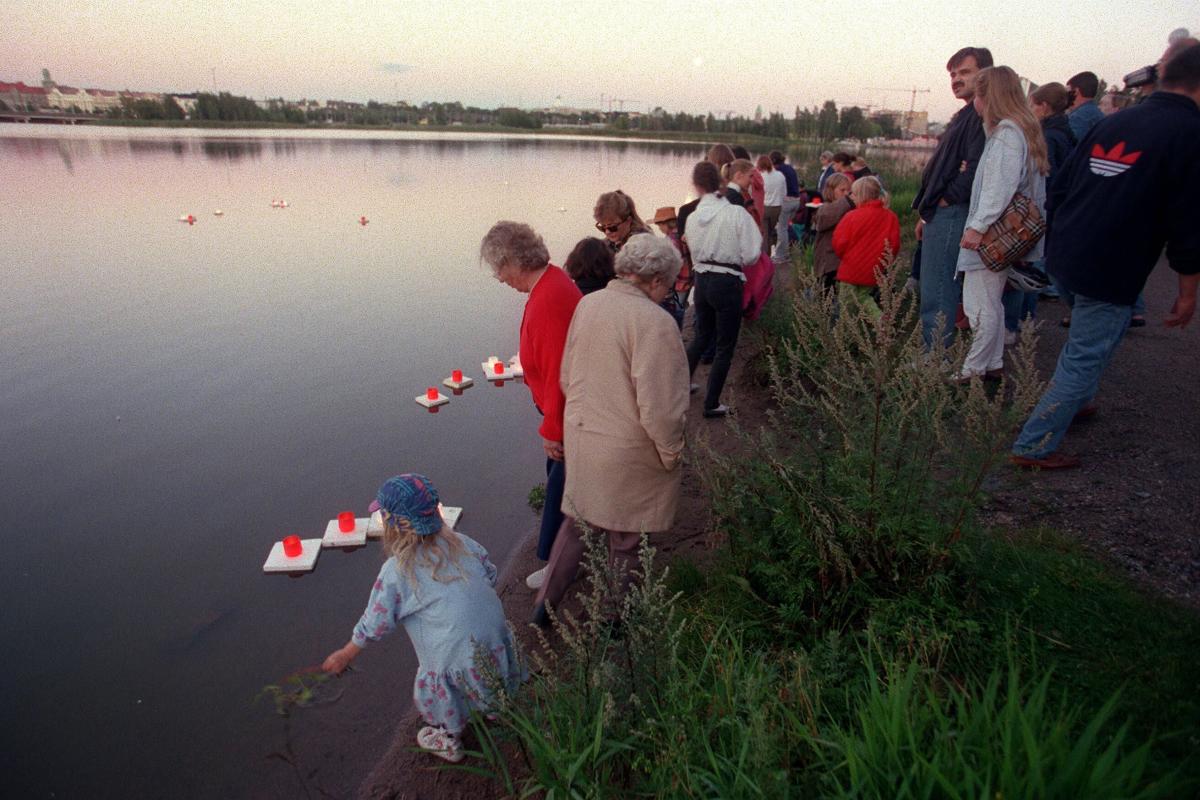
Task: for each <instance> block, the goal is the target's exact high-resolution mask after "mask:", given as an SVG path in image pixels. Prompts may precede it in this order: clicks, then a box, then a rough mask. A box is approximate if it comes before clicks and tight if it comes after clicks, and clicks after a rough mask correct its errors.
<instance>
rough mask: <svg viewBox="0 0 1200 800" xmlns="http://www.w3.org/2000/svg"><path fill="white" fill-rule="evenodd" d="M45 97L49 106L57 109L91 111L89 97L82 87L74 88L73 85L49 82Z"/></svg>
mask: <svg viewBox="0 0 1200 800" xmlns="http://www.w3.org/2000/svg"><path fill="white" fill-rule="evenodd" d="M46 99H47V101H48V102H47V104H48V105H49V107H50V108H56V109H58V110H59V111H83V112H91V110H92V100H91V98H90V97H89V96H88V95H87V93H86V92H84V91H83V90H82V89H76V88H75V87H74V86H59V85H58V84H57V83H54V84H51V86H50V89H49V90H48V91H47V92H46Z"/></svg>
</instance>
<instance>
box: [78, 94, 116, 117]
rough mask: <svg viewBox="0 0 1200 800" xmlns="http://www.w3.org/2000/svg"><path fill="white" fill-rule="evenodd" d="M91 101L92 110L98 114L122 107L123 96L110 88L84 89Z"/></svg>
mask: <svg viewBox="0 0 1200 800" xmlns="http://www.w3.org/2000/svg"><path fill="white" fill-rule="evenodd" d="M83 91H84V92H85V93H86V94H87V96H88V100H89V102H90V103H91V107H92V108H91V110H92V111H93V112H95V113H97V114H100V113H105V112H107V111H110V110H115V109H119V108H120V107H121V96H120V95H119V94H117V93H116V92H114V91H111V90H109V89H84V90H83Z"/></svg>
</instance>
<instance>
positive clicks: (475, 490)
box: [0, 125, 704, 798]
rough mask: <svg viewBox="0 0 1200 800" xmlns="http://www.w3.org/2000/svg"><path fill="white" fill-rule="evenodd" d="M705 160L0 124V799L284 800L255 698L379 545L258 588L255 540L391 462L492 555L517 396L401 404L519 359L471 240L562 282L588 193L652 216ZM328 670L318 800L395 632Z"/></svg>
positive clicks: (265, 543)
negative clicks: (492, 238)
mask: <svg viewBox="0 0 1200 800" xmlns="http://www.w3.org/2000/svg"><path fill="white" fill-rule="evenodd" d="M703 149H704V148H703V147H702V146H700V145H695V146H692V145H669V144H655V143H633V142H614V141H593V140H586V139H565V138H558V137H545V138H533V137H529V138H505V137H488V136H478V135H475V136H472V135H460V136H455V135H439V134H430V135H396V136H391V137H388V138H381V137H379V136H372V135H362V134H353V133H346V134H336V133H327V134H317V135H312V134H308V133H304V134H291V133H277V132H270V133H262V132H249V133H247V132H237V133H233V134H229V135H226V134H224V133H221V134H211V133H207V132H188V131H144V130H133V129H119V128H118V129H89V128H80V127H72V128H62V127H52V126H47V127H41V126H18V125H7V126H3V127H0V164H2V165H3V179H2V180H0V209H2V212H0V213H2V216H0V275H2V279H3V290H2V291H0V442H3V447H0V511H2V512H3V517H2V519H3V523H2V525H3V532H4V533H3V539H2V541H3V546H4V550H3V554H2V556H0V603H2V607H3V614H2V615H0V641H3V643H4V653H5V661H6V664H5V669H4V673H3V678H2V679H0V681H2V682H0V715H2V717H3V720H4V725H3V732H2V733H0V737H2V745H0V774H2V775H3V778H2V779H0V780H3V784H4V789H3V793H4V794H5V795H6V796H21V797H58V798H64V797H67V798H69V797H89V798H90V797H171V798H180V797H295V796H298V795H299V794H300V787H299V785H298V784H297V783H296V781H295V779H294V777H293V775H292V772H291V768H290V767H289V766H288V765H287V764H285V763H284V762H282V761H281V760H279V759H278V758H273V757H271V754H272V753H273V752H277V751H278V750H280V748H281V747H282V746H283V742H284V736H283V725H282V720H281V718H279V717H277V716H274V715H273V713H272V709H271V706H270V704H269V702H260V703H258V704H255V703H254V702H253V701H254V698H255V696H256V694H258V692H259V690H260V689H261V688H262V687H263V686H265V685H266V684H270V683H273V682H275V681H277V680H279V679H280V678H282V677H284V676H285V675H288V674H289V673H292V672H294V671H296V670H298V669H301V668H304V667H307V666H311V665H314V664H318V663H320V661H321V660H322V659H323V658H324V656H325V655H326V654H327V653H328V652H329V651H331V650H332V649H334V648H335V647H338V646H340V645H341V644H343V643H344V642H345V640H346V639H347V637H348V636H349V633H350V630H351V627H352V625H353V624H354V622H355V621H356V620H357V618H358V615H359V614H360V613H361V611H362V608H363V606H364V604H365V602H366V597H367V593H368V591H369V589H370V585H371V582H372V580H373V577H374V575H375V574H376V572H377V571H378V568H379V564H380V558H381V557H380V552H379V548H378V546H377V545H374V544H371V545H369V546H368V547H367V548H365V549H362V550H359V551H357V552H354V553H338V552H330V551H326V552H325V553H323V554H322V556H321V559H320V561H319V564H318V567H317V571H316V572H315V573H314V574H312V575H308V576H305V577H303V578H301V579H298V580H293V579H288V578H286V577H283V576H266V575H263V574H262V573H261V565H262V561H263V559H264V558H265V557H266V554H267V551H268V550H269V548H270V546H271V543H272V542H273V541H275V540H276V539H279V538H281V537H282V536H283V535H286V534H289V533H300V534H301V535H303V536H315V537H319V536H320V535H321V533H322V532H323V530H324V527H325V523H326V521H327V520H328V519H330V518H331V517H333V516H334V515H336V513H337V512H338V511H341V510H345V509H355V510H358V511H360V512H362V511H363V510H364V509H365V506H366V504H367V503H368V502H369V500H370V499H371V498H372V497H373V495H374V491H375V489H376V487H377V486H378V484H379V483H380V482H381V481H382V480H383V479H384V478H386V477H388V476H389V475H392V474H394V473H397V472H402V471H409V470H415V471H421V472H424V473H426V474H427V475H429V476H430V478H431V479H432V480H433V481H434V483H435V484H436V485H437V486H438V487H439V489H440V490H441V493H442V496H443V500H444V501H445V502H446V503H447V504H448V505H459V506H464V507H465V514H464V516H463V519H462V522H461V523H460V524H459V529H460V530H463V531H464V532H467V533H469V534H471V535H473V536H475V537H476V538H478V539H479V540H480V541H482V542H483V543H484V545H485V546H487V547H488V548H489V550H490V551H491V553H492V555H493V559H494V560H495V561H497V562H498V563H499V562H502V561H503V560H504V558H505V556H506V555H507V553H508V552H509V550H510V549H511V548H512V546H513V545H514V543H515V542H516V541H518V540H519V539H520V538H521V537H522V536H523V535H524V534H525V533H526V532H527V531H528V530H529V529H530V528H531V527H532V525H533V524H534V522H535V518H534V516H533V515H532V513H531V512H530V511H529V509H528V507H527V506H526V503H525V497H526V495H527V493H528V490H529V489H530V487H532V486H533V485H534V484H536V483H538V482H540V481H541V480H543V478H544V473H543V469H544V460H543V458H544V457H543V454H542V449H541V446H540V440H539V439H538V437H537V434H536V428H537V425H538V417H537V413H536V411H535V409H534V408H533V406H532V404H531V402H530V399H529V392H528V389H527V388H526V387H525V386H523V385H521V384H508V385H506V386H504V387H503V388H495V387H493V386H491V385H486V384H485V385H477V386H475V387H474V388H472V389H469V390H468V391H467V393H466V394H465V395H464V396H462V397H461V398H455V399H454V401H453V402H452V403H451V404H450V405H449V406H447V407H445V408H443V409H442V410H441V412H440V413H438V414H437V415H431V414H429V413H427V412H426V411H425V410H423V409H421V408H420V407H418V406H417V405H416V404H415V403H414V402H413V398H414V397H415V396H416V395H417V394H419V393H421V392H422V391H423V390H424V388H425V387H426V386H429V385H433V384H435V383H440V380H441V378H443V377H445V376H446V375H448V374H449V372H450V370H451V369H452V368H455V367H458V368H462V369H463V370H464V371H466V372H467V373H468V374H473V375H475V376H476V377H478V375H479V363H480V361H482V360H484V359H485V358H486V357H487V356H489V355H496V356H505V357H506V356H509V355H512V354H513V353H515V352H516V349H517V329H518V324H519V322H520V316H521V308H522V305H523V302H524V296H523V295H519V294H517V293H516V292H514V291H512V290H511V289H509V288H508V287H506V286H503V285H501V284H499V283H498V282H496V281H495V280H493V279H492V277H491V274H490V272H489V271H488V270H487V269H486V268H485V267H481V266H480V264H479V259H478V244H479V240H480V238H481V237H482V235H483V234H484V233H485V232H486V230H487V229H488V227H490V225H491V224H492V223H494V222H495V221H496V220H498V219H505V218H511V219H518V220H523V221H527V222H530V223H531V224H533V225H534V227H535V228H537V229H538V230H539V231H540V232H541V233H542V234H543V235H544V236H545V238H546V241H547V244H548V245H549V248H550V252H551V255H552V258H553V259H554V260H555V261H556V262H557V263H560V264H561V263H562V260H563V259H564V258H565V257H566V254H567V253H568V252H569V250H570V248H571V247H572V246H573V244H574V243H575V242H576V241H577V240H578V239H579V238H581V237H583V236H587V235H594V234H595V231H594V229H593V228H592V219H591V208H592V205H593V203H594V201H595V198H596V196H597V195H598V194H599V193H601V192H602V191H607V190H611V189H615V188H618V187H619V188H623V189H624V190H625V191H627V192H629V193H630V194H631V195H632V196H633V197H634V198H635V200H636V201H637V202H638V204H639V206H640V209H641V210H642V211H643V216H645V217H647V218H648V217H649V216H651V215H652V214H653V213H654V209H655V207H656V206H661V205H678V204H679V203H681V202H682V201H683V200H684V199H685V196H686V193H687V191H688V185H687V184H688V176H689V174H690V168H691V165H692V164H693V163H694V162H695V161H696V160H697V159H698V158H699V157H700V156H701V155H702V152H703ZM272 199H286V200H287V201H288V203H289V207H288V208H286V209H276V208H272V207H271V201H272ZM215 209H221V210H223V211H224V215H223V216H220V217H217V216H214V214H213V213H212V212H213V211H214V210H215ZM181 214H193V215H194V216H195V217H196V218H197V221H196V223H195V225H187V224H183V223H180V222H178V221H176V220H177V218H178V217H179V216H180V215H181ZM362 215H365V216H366V217H368V219H369V220H370V223H369V224H368V225H366V226H361V225H359V224H358V218H359V217H360V216H362ZM519 622H524V620H519ZM358 665H359V666H361V670H360V671H358V672H356V673H354V674H353V675H351V676H350V677H349V678H347V679H345V680H343V681H341V682H339V684H338V688H340V689H344V694H343V695H342V697H341V699H340V700H338V701H337V702H336V703H332V704H330V705H326V706H322V707H320V708H313V709H306V710H303V711H302V712H300V713H299V714H298V715H297V716H296V717H295V719H294V721H293V732H294V744H295V748H296V752H297V755H298V756H299V760H300V762H301V766H302V767H303V768H304V769H305V770H306V771H313V770H315V775H314V778H313V785H314V786H318V785H319V786H320V787H321V788H322V789H324V790H326V791H328V792H329V793H330V794H331V795H333V796H349V795H352V794H353V791H354V789H355V787H357V785H358V782H359V781H360V780H361V779H362V777H364V775H365V774H366V771H367V770H369V769H370V767H371V766H372V765H373V763H374V762H375V760H376V759H377V758H378V757H379V756H380V755H381V754H382V752H383V751H384V749H385V748H386V746H387V744H388V742H389V740H390V737H391V735H392V733H393V731H394V729H395V723H396V721H397V720H398V719H399V717H400V715H401V713H402V712H403V711H404V709H405V708H406V706H407V704H408V698H409V696H410V694H411V692H410V688H411V681H412V674H413V670H414V663H413V657H412V652H411V646H410V645H409V643H408V641H407V638H406V637H404V636H403V634H400V633H398V634H396V635H395V636H393V637H392V639H390V640H388V641H386V642H384V643H382V644H380V645H376V646H374V647H373V648H371V650H370V651H369V652H367V653H365V654H364V655H363V657H361V658H360V659H359V660H358Z"/></svg>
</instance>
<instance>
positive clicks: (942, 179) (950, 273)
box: [912, 47, 992, 349]
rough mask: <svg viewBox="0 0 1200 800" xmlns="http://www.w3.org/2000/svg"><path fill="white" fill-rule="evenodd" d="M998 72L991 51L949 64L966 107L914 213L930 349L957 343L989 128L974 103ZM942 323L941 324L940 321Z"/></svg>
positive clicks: (934, 161)
mask: <svg viewBox="0 0 1200 800" xmlns="http://www.w3.org/2000/svg"><path fill="white" fill-rule="evenodd" d="M990 66H992V54H991V52H990V51H989V50H988V49H987V48H985V47H964V48H963V49H962V50H959V51H958V52H957V53H955V54H954V55H953V56H951V57H950V61H949V62H948V63H947V64H946V69H947V70H948V71H949V72H950V90H951V91H952V92H954V96H955V97H957V98H958V99H959V100H962V101H963V102H964V103H966V105H965V106H963V107H962V109H960V110H959V111H958V113H956V114H955V115H954V116H953V117H952V118H951V119H950V124H949V125H947V126H946V132H945V133H943V134H942V137H941V139H940V140H939V141H938V146H937V150H935V151H934V153H933V157H932V158H930V159H929V163H928V164H926V165H925V171H924V172H923V173H922V174H921V188H920V189H918V190H917V196H916V199H914V200H913V206H912V207H913V208H914V209H916V211H917V214H918V215H919V216H920V220H919V221H918V222H917V240H918V241H920V242H921V243H922V244H921V288H920V292H921V334H922V335H923V336H924V338H925V347H926V349H928V348H930V347H932V346H933V342H934V337H935V336H936V335H939V334H940V335H941V337H942V342H943V343H944V344H946V345H949V344H950V342H951V340H952V339H953V337H954V320H955V317H956V316H957V312H958V302H959V296H960V295H961V294H962V287H961V286H960V285H959V283H958V282H957V281H955V280H954V277H955V267H956V266H957V264H958V249H959V247H958V243H959V242H960V241H961V240H962V234H963V227H964V226H966V224H967V207H968V206H969V205H970V203H971V183H972V182H973V181H974V180H975V168H976V166H978V164H979V157H980V156H981V155H982V154H983V145H984V133H983V122H982V120H980V119H979V114H977V113H976V112H975V108H974V106H973V105H972V104H971V101H972V100H973V99H974V98H975V76H976V75H977V74H978V73H979V70H981V69H983V68H984V67H990ZM939 314H940V315H941V317H942V320H941V323H940V329H939V323H938V315H939Z"/></svg>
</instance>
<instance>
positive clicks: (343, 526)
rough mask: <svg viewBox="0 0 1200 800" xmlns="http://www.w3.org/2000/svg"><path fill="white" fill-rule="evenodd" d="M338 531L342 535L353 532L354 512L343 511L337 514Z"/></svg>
mask: <svg viewBox="0 0 1200 800" xmlns="http://www.w3.org/2000/svg"><path fill="white" fill-rule="evenodd" d="M338 530H340V531H341V532H342V533H350V532H351V531H353V530H354V512H353V511H343V512H342V513H340V514H338Z"/></svg>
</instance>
